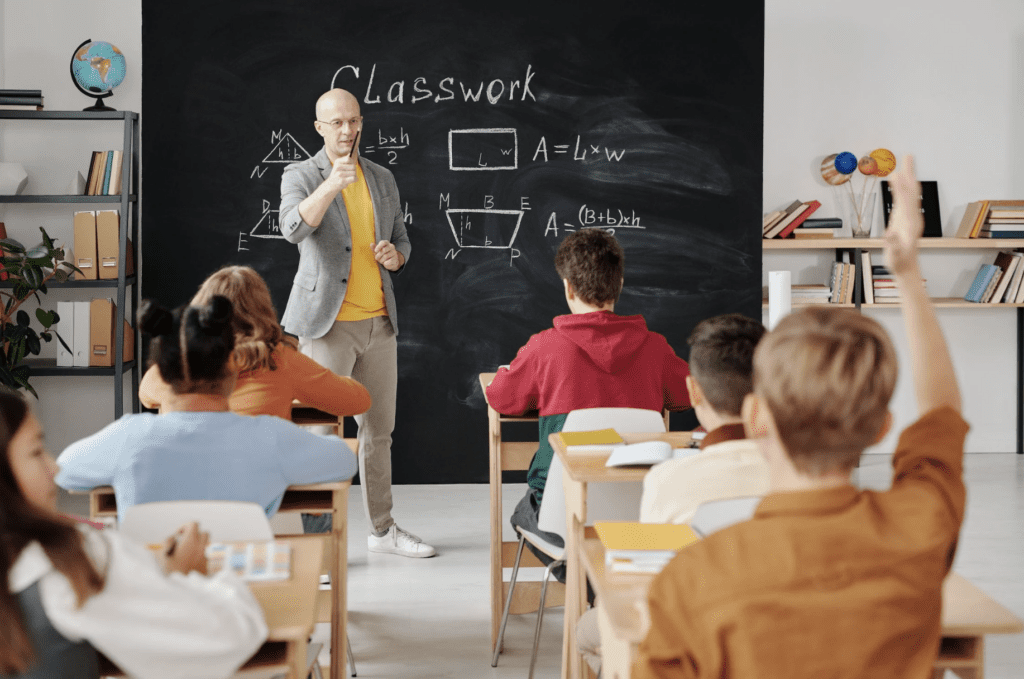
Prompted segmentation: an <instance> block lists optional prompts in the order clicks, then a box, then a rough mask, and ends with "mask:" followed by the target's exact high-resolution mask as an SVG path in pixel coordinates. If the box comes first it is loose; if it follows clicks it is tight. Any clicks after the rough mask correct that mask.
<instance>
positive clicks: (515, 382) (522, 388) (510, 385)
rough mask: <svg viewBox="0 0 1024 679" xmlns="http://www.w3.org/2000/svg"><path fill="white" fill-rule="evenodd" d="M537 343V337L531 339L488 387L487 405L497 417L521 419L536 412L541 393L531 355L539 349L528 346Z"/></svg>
mask: <svg viewBox="0 0 1024 679" xmlns="http://www.w3.org/2000/svg"><path fill="white" fill-rule="evenodd" d="M537 342H538V340H537V336H536V335H534V336H533V337H531V338H530V342H528V343H527V344H526V345H525V346H524V347H522V348H521V349H520V350H519V353H518V354H516V357H515V360H513V361H512V363H511V364H510V365H509V367H508V368H498V373H497V374H496V375H495V376H494V379H493V380H491V383H490V384H489V385H488V386H487V403H489V404H490V406H491V407H492V408H494V409H495V410H497V411H498V412H499V413H505V414H507V415H521V414H522V413H526V412H529V411H531V410H536V409H537V407H538V403H539V402H540V390H539V382H538V380H537V375H536V373H537V361H536V356H535V355H534V354H535V353H536V352H537V351H538V349H537V347H534V346H531V343H537Z"/></svg>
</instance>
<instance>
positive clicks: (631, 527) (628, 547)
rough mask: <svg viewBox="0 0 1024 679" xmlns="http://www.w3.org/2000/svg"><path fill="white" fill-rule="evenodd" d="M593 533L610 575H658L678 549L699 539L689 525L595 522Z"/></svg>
mask: <svg viewBox="0 0 1024 679" xmlns="http://www.w3.org/2000/svg"><path fill="white" fill-rule="evenodd" d="M594 531H595V532H596V533H597V536H598V537H599V538H601V544H602V545H604V550H605V551H604V558H605V568H606V569H607V570H608V571H609V572H611V573H658V572H660V571H661V569H663V568H664V567H665V565H666V564H667V563H668V562H669V561H671V560H672V557H674V556H675V555H676V553H677V552H678V551H679V550H680V549H682V548H684V547H686V546H687V545H692V544H693V543H695V542H697V541H698V540H699V539H700V538H699V537H698V535H697V534H696V533H695V532H694V531H693V529H692V528H690V527H689V526H687V525H685V524H673V523H634V522H626V521H598V522H596V523H595V524H594Z"/></svg>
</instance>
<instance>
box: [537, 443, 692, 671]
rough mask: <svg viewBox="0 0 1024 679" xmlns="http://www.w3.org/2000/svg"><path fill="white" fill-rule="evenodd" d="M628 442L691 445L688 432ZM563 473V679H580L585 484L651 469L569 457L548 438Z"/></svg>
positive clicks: (600, 455) (599, 454)
mask: <svg viewBox="0 0 1024 679" xmlns="http://www.w3.org/2000/svg"><path fill="white" fill-rule="evenodd" d="M622 439H623V440H624V441H625V442H626V443H627V444H629V443H639V442H641V441H655V440H660V441H665V442H667V443H669V444H670V445H671V446H672V447H673V448H685V447H686V446H688V445H689V444H690V440H691V437H690V432H688V431H674V432H658V433H652V434H623V435H622ZM548 440H549V441H550V442H551V447H552V448H553V449H554V451H555V454H556V455H558V457H559V459H561V461H562V466H563V467H564V469H565V471H564V474H563V477H562V483H563V485H564V487H565V520H566V533H565V560H566V563H565V628H564V632H563V636H562V679H582V678H583V672H584V664H585V663H583V661H582V657H581V656H580V654H579V651H578V650H577V648H576V621H577V620H579V619H580V616H581V615H583V612H584V610H585V609H586V604H587V590H586V588H587V578H586V574H585V572H584V570H583V564H582V562H581V559H580V545H581V544H582V543H583V537H584V535H583V530H584V527H585V526H586V525H587V484H589V483H638V482H642V481H643V479H644V476H645V475H646V474H647V472H648V471H649V470H650V467H646V466H645V467H605V466H604V463H605V461H606V460H607V459H608V455H609V454H611V450H610V449H609V450H606V451H595V452H590V453H583V454H569V453H567V452H566V450H565V446H564V445H563V444H562V439H561V437H559V436H558V434H551V435H550V436H549V437H548Z"/></svg>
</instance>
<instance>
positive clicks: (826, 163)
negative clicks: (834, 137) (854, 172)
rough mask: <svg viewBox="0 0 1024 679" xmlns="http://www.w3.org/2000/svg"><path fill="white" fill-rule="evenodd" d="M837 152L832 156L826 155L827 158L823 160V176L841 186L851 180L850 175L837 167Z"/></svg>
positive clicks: (832, 183)
mask: <svg viewBox="0 0 1024 679" xmlns="http://www.w3.org/2000/svg"><path fill="white" fill-rule="evenodd" d="M837 155H839V154H837V153H833V154H832V155H830V156H825V160H823V161H821V178H822V179H824V180H825V181H826V182H828V183H829V184H831V185H832V186H839V185H840V184H845V183H846V182H848V181H850V175H848V174H842V173H840V172H839V170H837V169H836V156H837Z"/></svg>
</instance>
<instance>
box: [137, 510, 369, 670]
mask: <svg viewBox="0 0 1024 679" xmlns="http://www.w3.org/2000/svg"><path fill="white" fill-rule="evenodd" d="M191 521H196V522H198V523H199V525H200V526H201V527H202V529H203V531H205V532H208V533H209V534H210V540H211V541H212V542H228V541H239V542H240V541H260V540H273V539H274V531H273V530H272V529H271V527H270V521H269V520H268V519H267V514H266V512H265V511H264V510H263V508H262V507H260V506H259V505H258V504H256V503H255V502H237V501H227V500H171V501H165V502H146V503H142V504H137V505H133V506H131V507H129V508H128V509H127V510H126V511H125V514H124V520H123V521H121V523H120V526H119V527H118V531H119V532H120V533H122V534H123V535H125V536H127V537H128V538H130V539H132V540H135V541H136V542H141V543H150V542H160V541H162V540H164V539H165V538H166V537H167V536H168V535H171V534H172V533H174V532H175V531H176V530H178V529H179V528H180V527H181V526H183V525H184V524H186V523H189V522H191ZM311 648H313V647H311ZM316 648H319V645H316ZM345 648H346V649H347V650H348V654H347V655H348V664H349V671H350V672H351V674H352V676H353V677H354V676H356V664H355V658H354V657H353V655H352V642H351V641H347V642H346V644H345ZM314 650H315V649H314ZM316 655H317V654H316V653H315V652H312V651H311V652H310V657H311V659H312V660H311V671H312V674H313V675H314V676H316V677H317V679H321V672H320V663H319V662H317V660H316Z"/></svg>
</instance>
